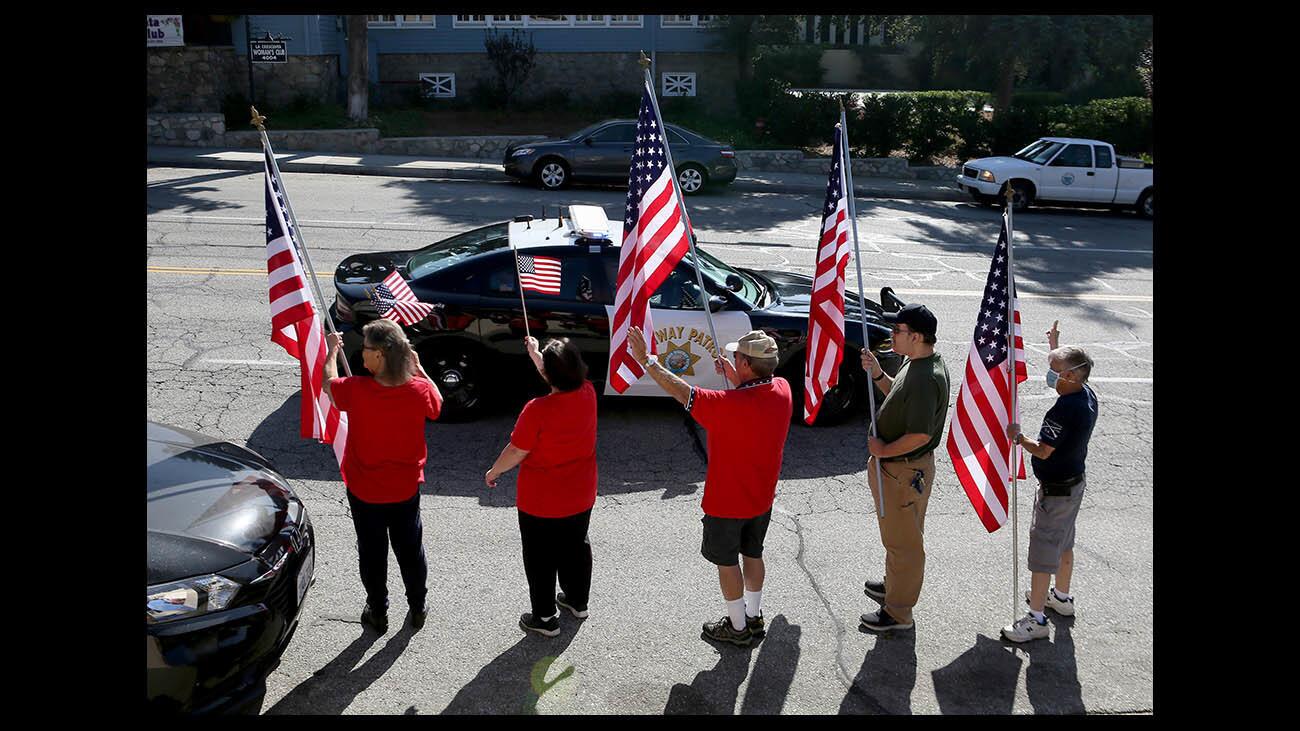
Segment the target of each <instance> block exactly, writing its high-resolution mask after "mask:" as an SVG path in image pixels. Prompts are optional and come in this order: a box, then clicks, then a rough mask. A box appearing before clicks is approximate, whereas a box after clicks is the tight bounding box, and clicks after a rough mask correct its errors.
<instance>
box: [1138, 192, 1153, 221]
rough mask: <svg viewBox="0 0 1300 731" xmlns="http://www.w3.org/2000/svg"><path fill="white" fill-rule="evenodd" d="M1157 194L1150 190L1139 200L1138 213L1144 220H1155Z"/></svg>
mask: <svg viewBox="0 0 1300 731" xmlns="http://www.w3.org/2000/svg"><path fill="white" fill-rule="evenodd" d="M1155 199H1156V194H1155V191H1152V190H1148V191H1147V192H1145V193H1143V194H1142V197H1141V198H1138V202H1137V212H1138V215H1139V216H1141V217H1143V218H1154V217H1155V215H1156V203H1155Z"/></svg>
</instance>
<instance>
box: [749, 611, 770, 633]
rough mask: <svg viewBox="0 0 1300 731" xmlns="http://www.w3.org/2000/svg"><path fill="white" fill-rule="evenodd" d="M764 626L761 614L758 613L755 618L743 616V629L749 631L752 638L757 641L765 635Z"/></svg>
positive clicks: (765, 629)
mask: <svg viewBox="0 0 1300 731" xmlns="http://www.w3.org/2000/svg"><path fill="white" fill-rule="evenodd" d="M765 624H766V623H765V622H763V615H762V613H759V615H758V616H757V617H751V616H749V615H748V614H746V615H745V627H746V628H748V629H749V633H750V634H751V635H753V636H754V639H758V638H760V637H762V636H763V635H766V634H767V628H766V626H765Z"/></svg>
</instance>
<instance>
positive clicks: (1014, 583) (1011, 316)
mask: <svg viewBox="0 0 1300 731" xmlns="http://www.w3.org/2000/svg"><path fill="white" fill-rule="evenodd" d="M1014 200H1015V191H1014V189H1013V188H1012V187H1011V185H1010V184H1008V185H1007V207H1006V219H1007V351H1008V355H1009V356H1010V357H1008V358H1007V363H1008V372H1009V373H1010V374H1011V380H1010V381H1008V382H1007V383H1008V384H1009V385H1010V391H1011V414H1010V416H1009V417H1008V418H1009V419H1010V420H1011V421H1012V423H1016V424H1018V423H1020V412H1019V410H1018V408H1017V403H1016V395H1017V394H1016V392H1017V390H1018V387H1017V384H1016V310H1015V308H1016V303H1015V299H1016V275H1015V258H1014V255H1013V254H1012V250H1013V249H1014V248H1015V247H1013V246H1012V245H1011V240H1012V238H1013V237H1014V236H1015V227H1014V226H1013V221H1014V219H1013V218H1012V208H1013V207H1014V206H1013V205H1012V202H1013V201H1014ZM1008 447H1009V449H1008V450H1007V472H1008V473H1009V474H1010V475H1011V621H1012V622H1015V621H1016V612H1017V610H1018V608H1019V606H1020V603H1019V602H1018V601H1016V594H1017V593H1018V592H1019V590H1020V560H1019V554H1020V530H1019V528H1020V525H1019V514H1020V511H1019V510H1018V509H1017V508H1018V507H1019V504H1020V501H1019V496H1018V494H1017V490H1016V471H1017V470H1016V445H1015V442H1012V443H1010V444H1009V445H1008Z"/></svg>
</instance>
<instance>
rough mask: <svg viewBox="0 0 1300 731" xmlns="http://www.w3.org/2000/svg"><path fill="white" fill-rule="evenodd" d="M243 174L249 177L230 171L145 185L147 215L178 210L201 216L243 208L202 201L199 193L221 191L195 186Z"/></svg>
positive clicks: (235, 204)
mask: <svg viewBox="0 0 1300 731" xmlns="http://www.w3.org/2000/svg"><path fill="white" fill-rule="evenodd" d="M244 175H248V172H247V171H245V170H231V171H227V172H219V173H206V174H203V175H192V176H190V177H187V178H174V179H171V180H157V181H154V182H152V183H146V187H147V189H148V202H147V203H146V204H145V212H146V213H158V212H162V211H172V210H175V211H177V212H178V213H198V212H212V211H220V210H224V209H228V208H240V207H242V205H243V204H241V203H227V202H225V201H214V200H207V199H204V198H201V197H200V196H198V195H197V194H199V193H213V192H216V191H217V190H218V189H217V188H209V187H201V186H196V185H195V184H196V183H203V182H209V181H212V180H221V179H224V178H237V177H240V176H244Z"/></svg>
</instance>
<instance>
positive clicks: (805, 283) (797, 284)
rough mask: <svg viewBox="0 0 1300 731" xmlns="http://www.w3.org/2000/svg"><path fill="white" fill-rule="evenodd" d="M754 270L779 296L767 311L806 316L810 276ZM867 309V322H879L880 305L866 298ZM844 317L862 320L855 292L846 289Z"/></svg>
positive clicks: (810, 297)
mask: <svg viewBox="0 0 1300 731" xmlns="http://www.w3.org/2000/svg"><path fill="white" fill-rule="evenodd" d="M755 271H756V272H757V273H758V274H759V275H761V276H763V277H764V278H765V279H767V280H769V281H771V282H772V284H774V285H776V292H777V294H778V295H779V296H780V298H781V301H780V302H779V303H776V304H774V305H772V306H770V307H768V308H767V311H769V312H777V313H782V314H790V315H803V316H805V317H807V315H808V307H809V306H810V305H811V304H812V285H813V278H812V277H810V276H808V275H806V274H795V273H792V272H776V271H769V270H766V269H763V270H755ZM867 309H868V310H869V313H868V315H867V322H872V323H878V322H880V306H879V305H878V304H876V303H875V302H872V301H871V300H867ZM844 319H845V320H846V321H852V322H861V321H862V308H861V307H859V306H858V296H857V293H856V292H852V291H849V290H847V289H846V290H845V292H844Z"/></svg>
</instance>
